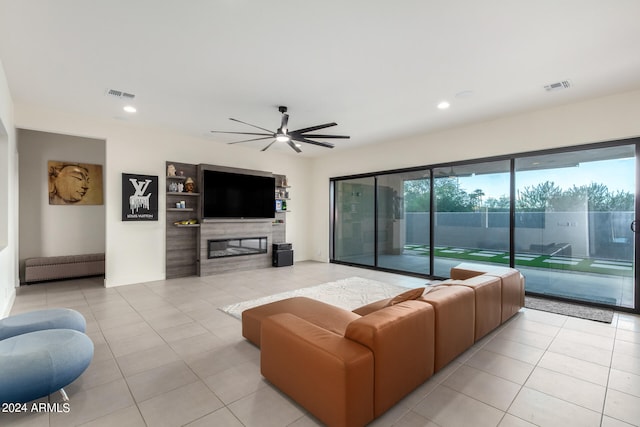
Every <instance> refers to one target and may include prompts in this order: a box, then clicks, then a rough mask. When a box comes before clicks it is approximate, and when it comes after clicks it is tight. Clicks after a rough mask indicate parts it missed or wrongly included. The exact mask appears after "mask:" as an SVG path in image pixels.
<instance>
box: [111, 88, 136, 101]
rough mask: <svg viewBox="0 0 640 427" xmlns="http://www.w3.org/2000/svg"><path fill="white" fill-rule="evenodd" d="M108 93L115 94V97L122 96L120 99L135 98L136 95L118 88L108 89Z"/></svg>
mask: <svg viewBox="0 0 640 427" xmlns="http://www.w3.org/2000/svg"><path fill="white" fill-rule="evenodd" d="M107 95H109V96H113V97H115V98H120V99H129V100H131V99H133V98H135V97H136V96H135V95H134V94H132V93H127V92H123V91H121V90H116V89H107Z"/></svg>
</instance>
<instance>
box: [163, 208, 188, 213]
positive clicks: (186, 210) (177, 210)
mask: <svg viewBox="0 0 640 427" xmlns="http://www.w3.org/2000/svg"><path fill="white" fill-rule="evenodd" d="M167 212H193V208H167Z"/></svg>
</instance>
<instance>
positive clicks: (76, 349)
mask: <svg viewBox="0 0 640 427" xmlns="http://www.w3.org/2000/svg"><path fill="white" fill-rule="evenodd" d="M85 329H86V321H85V319H84V317H83V316H82V315H81V314H80V313H78V312H77V311H75V310H70V309H48V310H37V311H33V312H29V313H23V314H18V315H15V316H10V317H7V318H5V319H2V320H0V403H25V402H29V401H31V400H35V399H39V398H41V397H44V396H47V395H49V394H51V393H53V392H55V391H58V390H59V391H60V392H61V393H62V396H63V398H64V399H65V400H67V397H66V393H65V392H64V390H63V387H65V386H67V385H69V384H71V383H72V382H73V381H75V380H76V378H78V377H79V376H80V375H81V374H82V373H83V372H84V371H85V370H86V369H87V368H88V367H89V364H90V363H91V359H92V358H93V351H94V347H93V342H92V341H91V339H90V338H89V337H88V336H87V335H85V334H84V333H83V332H84V331H85Z"/></svg>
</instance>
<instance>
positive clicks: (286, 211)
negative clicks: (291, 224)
mask: <svg viewBox="0 0 640 427" xmlns="http://www.w3.org/2000/svg"><path fill="white" fill-rule="evenodd" d="M287 212H291V211H290V210H286V211H276V213H287Z"/></svg>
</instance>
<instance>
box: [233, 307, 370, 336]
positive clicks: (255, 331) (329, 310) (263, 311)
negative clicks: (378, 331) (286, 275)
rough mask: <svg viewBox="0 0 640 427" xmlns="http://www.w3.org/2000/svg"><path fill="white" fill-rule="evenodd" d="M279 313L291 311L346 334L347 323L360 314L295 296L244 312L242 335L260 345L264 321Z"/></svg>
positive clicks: (335, 331) (322, 326)
mask: <svg viewBox="0 0 640 427" xmlns="http://www.w3.org/2000/svg"><path fill="white" fill-rule="evenodd" d="M279 313H291V314H294V315H296V316H298V317H300V318H301V319H305V320H307V321H309V322H311V323H314V324H316V325H318V326H320V327H321V328H324V329H326V330H328V331H331V332H334V333H336V334H338V335H341V336H342V335H344V331H345V330H346V329H347V325H348V324H349V323H350V322H351V321H353V320H355V319H358V318H359V317H360V316H359V315H358V314H356V313H353V312H351V311H349V310H344V309H342V308H340V307H336V306H333V305H330V304H327V303H324V302H322V301H318V300H314V299H311V298H306V297H293V298H287V299H283V300H280V301H275V302H272V303H269V304H264V305H260V306H258V307H253V308H250V309H248V310H245V311H243V312H242V336H243V337H245V338H246V339H248V340H249V341H251V342H252V343H253V344H255V345H257V346H258V347H260V327H261V324H262V321H263V320H264V319H266V318H267V317H269V316H272V315H274V314H279Z"/></svg>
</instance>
